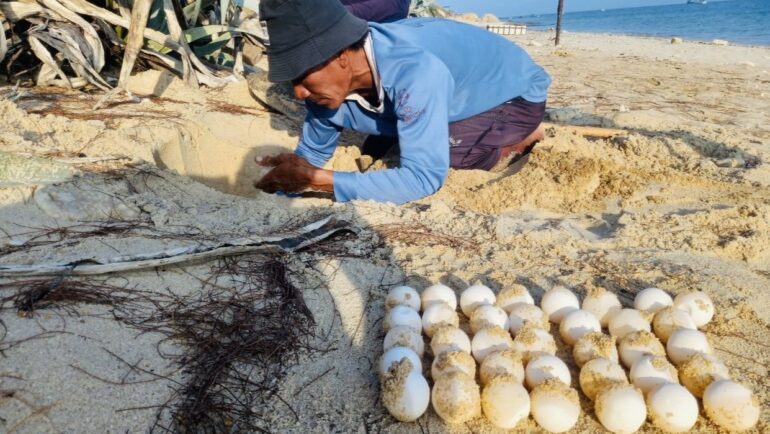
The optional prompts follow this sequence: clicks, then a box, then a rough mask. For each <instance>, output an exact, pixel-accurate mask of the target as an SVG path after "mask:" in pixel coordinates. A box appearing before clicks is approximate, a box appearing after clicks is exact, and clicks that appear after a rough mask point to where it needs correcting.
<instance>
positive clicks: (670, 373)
mask: <svg viewBox="0 0 770 434" xmlns="http://www.w3.org/2000/svg"><path fill="white" fill-rule="evenodd" d="M630 377H631V382H632V383H633V384H634V386H636V387H638V388H639V389H641V390H642V392H644V393H647V392H649V391H650V390H652V389H654V388H656V387H658V386H660V385H661V384H666V383H676V382H677V373H676V368H675V367H674V365H672V364H671V363H669V362H668V360H666V357H665V356H652V355H649V354H648V355H645V356H643V357H641V358H640V359H639V360H637V361H636V362H635V363H634V364H633V365H632V366H631V372H630Z"/></svg>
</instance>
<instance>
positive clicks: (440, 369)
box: [430, 351, 476, 381]
mask: <svg viewBox="0 0 770 434" xmlns="http://www.w3.org/2000/svg"><path fill="white" fill-rule="evenodd" d="M450 372H462V373H463V374H465V375H467V376H469V377H471V378H475V377H476V361H475V360H473V357H471V355H470V354H468V353H466V352H465V351H448V352H446V353H441V354H439V355H438V356H437V357H436V358H435V359H433V364H432V365H431V367H430V375H431V378H433V381H435V380H436V379H438V378H439V377H441V376H443V375H446V374H448V373H450Z"/></svg>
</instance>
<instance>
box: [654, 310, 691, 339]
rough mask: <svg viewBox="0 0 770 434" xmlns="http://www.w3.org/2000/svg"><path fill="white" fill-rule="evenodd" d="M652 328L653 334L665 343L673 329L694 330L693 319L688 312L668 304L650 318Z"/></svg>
mask: <svg viewBox="0 0 770 434" xmlns="http://www.w3.org/2000/svg"><path fill="white" fill-rule="evenodd" d="M652 329H653V330H654V331H655V336H657V337H658V339H660V341H661V342H663V343H664V344H665V343H666V342H668V338H669V336H671V333H674V330H678V329H691V330H695V329H696V327H695V321H693V320H692V317H691V316H690V314H689V313H687V312H685V311H683V310H680V309H677V308H675V307H673V306H670V307H666V308H664V309H661V310H660V311H658V313H656V314H655V316H654V317H653V318H652Z"/></svg>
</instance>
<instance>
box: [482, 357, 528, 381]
mask: <svg viewBox="0 0 770 434" xmlns="http://www.w3.org/2000/svg"><path fill="white" fill-rule="evenodd" d="M500 375H507V376H510V377H512V378H515V379H516V380H517V381H518V382H519V383H524V362H523V361H522V359H521V354H519V353H517V352H516V351H514V350H504V351H497V352H494V353H492V354H490V355H488V356H487V357H486V358H485V359H484V362H482V363H481V366H480V367H479V379H480V380H481V384H482V385H485V384H488V383H489V382H490V381H492V379H493V378H495V377H497V376H500Z"/></svg>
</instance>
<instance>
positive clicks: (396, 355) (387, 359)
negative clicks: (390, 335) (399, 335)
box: [380, 347, 422, 375]
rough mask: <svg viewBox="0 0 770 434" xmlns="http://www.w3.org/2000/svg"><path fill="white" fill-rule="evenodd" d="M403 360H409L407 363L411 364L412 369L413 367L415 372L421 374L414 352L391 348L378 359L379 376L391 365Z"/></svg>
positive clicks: (401, 348) (404, 348)
mask: <svg viewBox="0 0 770 434" xmlns="http://www.w3.org/2000/svg"><path fill="white" fill-rule="evenodd" d="M403 359H409V362H411V363H412V367H414V369H415V370H416V371H417V372H419V373H422V362H421V361H420V356H418V355H417V353H415V352H414V350H412V349H409V348H407V347H393V348H391V349H389V350H388V351H385V353H383V355H382V357H381V358H380V375H385V373H386V372H388V370H389V369H390V367H391V366H393V364H395V363H396V362H400V361H401V360H403Z"/></svg>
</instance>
